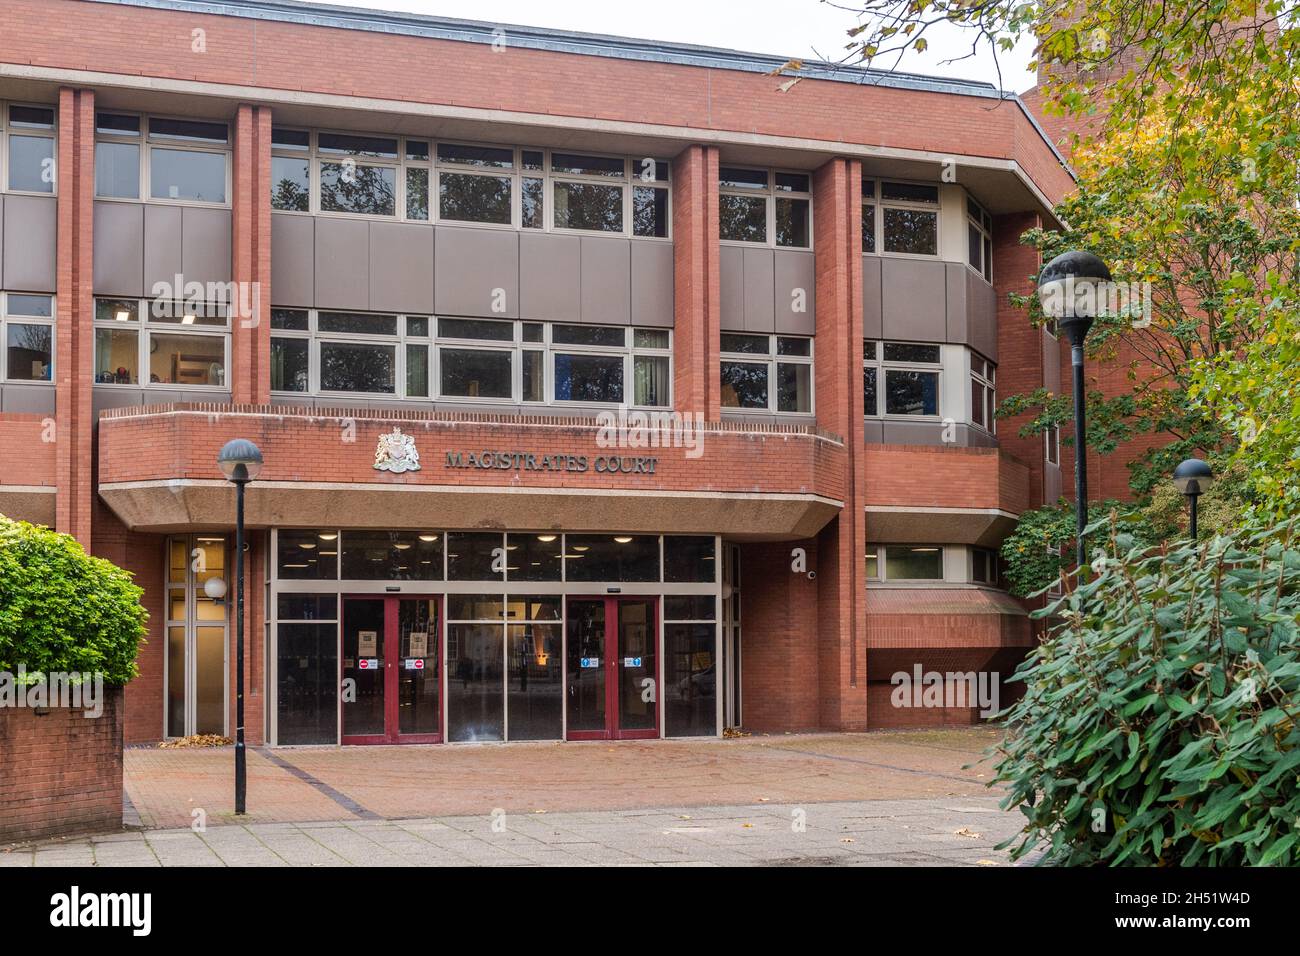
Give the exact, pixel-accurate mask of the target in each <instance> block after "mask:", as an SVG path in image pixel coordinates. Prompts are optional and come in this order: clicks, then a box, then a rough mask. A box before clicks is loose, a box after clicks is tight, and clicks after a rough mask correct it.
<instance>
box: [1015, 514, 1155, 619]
mask: <svg viewBox="0 0 1300 956" xmlns="http://www.w3.org/2000/svg"><path fill="white" fill-rule="evenodd" d="M1116 509H1122V510H1123V514H1124V517H1123V518H1122V519H1121V520H1123V521H1125V522H1134V526H1133V527H1131V528H1130V530H1131V531H1133V532H1134V533H1136V532H1137V531H1138V530H1139V528H1138V527H1137V526H1136V522H1137V521H1138V520H1139V517H1138V516H1136V515H1134V514H1133V513H1132V512H1130V511H1128V510H1127V506H1125V505H1122V504H1121V503H1120V502H1118V501H1103V502H1100V503H1098V504H1095V505H1090V506H1089V508H1088V520H1089V521H1090V522H1091V521H1100V520H1103V519H1105V518H1106V517H1107V516H1108V515H1110V514H1111V513H1112V512H1113V511H1115V510H1116ZM1077 522H1078V519H1077V518H1076V517H1075V511H1074V503H1073V502H1070V501H1066V500H1065V499H1064V498H1062V499H1061V500H1060V501H1058V502H1057V503H1056V504H1054V505H1044V506H1043V507H1041V508H1035V509H1033V510H1031V511H1026V512H1024V513H1022V514H1021V515H1020V518H1019V520H1018V521H1017V522H1016V527H1015V530H1013V531H1012V532H1011V534H1009V535H1007V537H1006V538H1004V539H1003V541H1002V561H1003V568H1004V572H1003V575H1004V577H1005V578H1006V581H1007V588H1008V589H1009V590H1010V591H1011V593H1012V594H1013V595H1015V596H1016V597H1029V596H1030V595H1031V594H1034V593H1036V592H1038V591H1044V590H1046V589H1047V588H1049V587H1051V586H1052V585H1053V584H1055V583H1056V582H1057V581H1059V580H1060V578H1061V572H1062V571H1068V570H1070V569H1071V568H1073V567H1074V560H1075V558H1074V533H1075V528H1076V527H1077ZM1143 537H1144V539H1145V537H1146V536H1145V535H1144V536H1143Z"/></svg>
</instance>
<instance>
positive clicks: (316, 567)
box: [276, 529, 339, 581]
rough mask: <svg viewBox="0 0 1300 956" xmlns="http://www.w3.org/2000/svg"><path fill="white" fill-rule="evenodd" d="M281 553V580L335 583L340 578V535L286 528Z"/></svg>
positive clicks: (277, 569) (278, 557)
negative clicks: (333, 581)
mask: <svg viewBox="0 0 1300 956" xmlns="http://www.w3.org/2000/svg"><path fill="white" fill-rule="evenodd" d="M278 552H279V553H278V554H277V556H276V560H277V565H276V574H277V576H278V577H281V578H286V579H288V580H293V581H332V580H334V579H335V578H337V577H338V575H339V564H338V561H339V551H338V537H337V533H336V532H333V531H292V530H283V529H282V530H281V531H280V533H279V546H278Z"/></svg>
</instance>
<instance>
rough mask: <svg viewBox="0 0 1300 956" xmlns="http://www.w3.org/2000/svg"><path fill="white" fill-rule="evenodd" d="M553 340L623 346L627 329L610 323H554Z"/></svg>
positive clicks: (557, 342)
mask: <svg viewBox="0 0 1300 956" xmlns="http://www.w3.org/2000/svg"><path fill="white" fill-rule="evenodd" d="M551 341H552V342H554V343H555V344H556V345H598V346H602V347H604V348H622V347H623V346H624V345H625V344H626V343H627V330H626V329H622V328H618V327H617V326H608V325H553V326H551Z"/></svg>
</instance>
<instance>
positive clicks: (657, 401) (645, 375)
mask: <svg viewBox="0 0 1300 956" xmlns="http://www.w3.org/2000/svg"><path fill="white" fill-rule="evenodd" d="M632 378H633V384H634V386H635V389H636V394H635V395H634V397H633V404H636V405H657V406H666V405H667V404H668V396H669V391H670V388H671V384H672V372H671V370H670V368H669V362H668V356H666V355H638V356H636V357H634V358H633V359H632Z"/></svg>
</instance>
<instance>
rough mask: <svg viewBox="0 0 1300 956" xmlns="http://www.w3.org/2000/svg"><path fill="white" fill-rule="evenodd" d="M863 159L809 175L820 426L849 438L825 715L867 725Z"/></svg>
mask: <svg viewBox="0 0 1300 956" xmlns="http://www.w3.org/2000/svg"><path fill="white" fill-rule="evenodd" d="M861 196H862V164H861V163H860V162H858V161H857V160H847V159H833V160H831V161H830V162H828V163H827V164H826V165H824V166H822V167H821V168H820V169H818V170H817V172H816V173H815V174H814V175H813V231H814V236H815V239H814V246H813V248H814V252H815V253H816V257H817V300H816V301H817V342H816V354H817V371H816V375H817V391H816V396H817V424H818V425H819V426H820V427H822V428H824V429H827V430H828V431H831V432H834V433H835V434H836V435H839V436H841V437H842V438H843V439H844V441H845V451H846V456H847V462H846V477H847V481H846V483H845V484H846V488H847V489H848V491H847V494H846V496H845V502H844V510H843V511H842V512H841V513H840V515H839V516H838V517H837V518H836V519H835V520H834V521H832V522H831V523H830V524H829V525H828V526H827V527H826V528H825V529H823V530H822V532H821V534H820V535H819V536H818V541H817V564H818V568H817V575H818V576H817V586H818V597H817V600H818V609H819V617H818V634H817V656H818V664H819V671H820V679H819V685H820V703H821V708H820V715H819V717H820V721H821V725H822V727H823V728H825V729H838V730H863V729H865V728H866V721H867V696H866V680H867V673H866V670H867V663H866V662H867V658H866V626H867V592H866V581H865V567H864V564H863V562H864V556H865V554H866V547H867V544H866V519H865V512H864V510H863V509H864V507H865V503H866V482H865V480H864V477H865V476H864V471H863V457H864V453H865V447H864V441H863V434H862V413H863V406H862V403H863V392H862V251H861V250H862V199H861Z"/></svg>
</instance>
